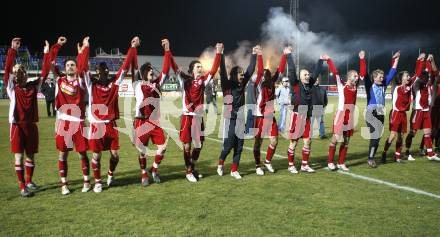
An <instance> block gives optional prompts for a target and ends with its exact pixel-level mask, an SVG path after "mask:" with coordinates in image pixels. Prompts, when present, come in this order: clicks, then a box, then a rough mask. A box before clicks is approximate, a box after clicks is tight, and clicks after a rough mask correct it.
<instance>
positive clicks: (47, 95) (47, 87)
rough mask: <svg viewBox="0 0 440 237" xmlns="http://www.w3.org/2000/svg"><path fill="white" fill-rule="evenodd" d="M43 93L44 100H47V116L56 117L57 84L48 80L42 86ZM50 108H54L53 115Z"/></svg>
mask: <svg viewBox="0 0 440 237" xmlns="http://www.w3.org/2000/svg"><path fill="white" fill-rule="evenodd" d="M41 93H43V95H44V99H45V100H46V111H47V116H48V117H50V116H55V84H54V83H53V82H52V80H51V79H47V80H46V81H44V83H43V85H41ZM50 108H52V113H51V112H50Z"/></svg>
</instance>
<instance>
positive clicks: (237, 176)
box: [231, 171, 241, 179]
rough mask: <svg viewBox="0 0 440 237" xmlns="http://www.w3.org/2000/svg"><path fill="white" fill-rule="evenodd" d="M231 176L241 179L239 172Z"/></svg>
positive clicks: (232, 173)
mask: <svg viewBox="0 0 440 237" xmlns="http://www.w3.org/2000/svg"><path fill="white" fill-rule="evenodd" d="M231 176H232V177H234V178H235V179H241V175H240V173H238V171H234V172H231Z"/></svg>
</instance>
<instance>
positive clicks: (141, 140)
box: [133, 51, 171, 151]
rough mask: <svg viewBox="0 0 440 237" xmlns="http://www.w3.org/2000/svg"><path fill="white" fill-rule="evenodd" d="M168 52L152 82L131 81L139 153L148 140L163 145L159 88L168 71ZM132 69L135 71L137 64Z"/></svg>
mask: <svg viewBox="0 0 440 237" xmlns="http://www.w3.org/2000/svg"><path fill="white" fill-rule="evenodd" d="M170 55H171V52H170V51H165V57H164V62H163V67H162V72H161V73H160V75H159V76H158V77H157V78H156V79H155V80H153V81H151V82H147V81H145V80H137V81H133V89H134V95H135V98H136V105H135V120H134V139H135V141H134V143H135V146H136V147H137V148H138V150H139V151H144V150H145V147H146V146H148V142H149V140H151V141H152V142H153V144H155V145H163V144H165V136H164V133H163V130H162V128H161V127H160V122H159V120H160V96H161V94H160V93H161V92H160V87H161V86H162V85H163V83H164V81H165V79H166V78H167V76H168V73H169V70H170ZM134 67H135V68H136V69H137V62H136V63H135V65H134Z"/></svg>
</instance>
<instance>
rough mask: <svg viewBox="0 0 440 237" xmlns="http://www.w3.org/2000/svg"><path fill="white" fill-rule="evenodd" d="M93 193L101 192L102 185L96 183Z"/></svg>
mask: <svg viewBox="0 0 440 237" xmlns="http://www.w3.org/2000/svg"><path fill="white" fill-rule="evenodd" d="M93 192H95V193H100V192H102V184H101V183H96V184H95V187H94V188H93Z"/></svg>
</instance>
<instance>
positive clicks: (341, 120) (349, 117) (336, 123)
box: [333, 110, 354, 137]
mask: <svg viewBox="0 0 440 237" xmlns="http://www.w3.org/2000/svg"><path fill="white" fill-rule="evenodd" d="M353 133H354V113H350V110H345V111H340V110H338V111H336V114H335V118H334V119H333V134H335V135H340V136H341V135H342V136H344V137H351V136H353Z"/></svg>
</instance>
